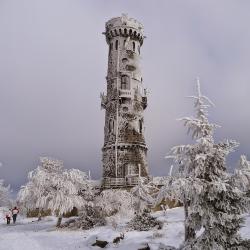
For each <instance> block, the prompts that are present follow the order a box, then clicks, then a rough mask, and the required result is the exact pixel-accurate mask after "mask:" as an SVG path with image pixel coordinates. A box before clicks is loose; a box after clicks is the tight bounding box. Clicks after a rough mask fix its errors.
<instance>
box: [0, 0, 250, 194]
mask: <svg viewBox="0 0 250 250" xmlns="http://www.w3.org/2000/svg"><path fill="white" fill-rule="evenodd" d="M249 10H250V1H248V0H234V1H232V0H220V1H218V0H204V1H200V0H197V1H194V0H187V1H184V0H182V1H179V0H171V1H167V0H162V1H160V0H157V1H156V0H152V1H149V0H148V1H144V0H143V1H139V0H137V1H134V0H126V1H119V0H103V1H101V0H99V1H97V0H89V1H86V0H22V1H20V0H0V118H1V119H0V162H1V163H2V164H0V165H2V166H1V168H0V178H3V179H5V183H6V184H8V183H9V184H11V185H12V187H13V189H17V188H18V187H19V186H20V185H22V184H23V183H25V181H26V178H27V173H28V171H30V170H32V169H34V168H35V167H36V166H37V164H38V160H39V156H46V155H48V156H51V157H55V158H59V159H61V160H63V161H64V164H65V167H67V168H79V169H81V170H89V169H91V171H92V175H93V176H94V177H95V178H100V177H101V174H102V164H101V147H102V145H103V137H104V136H103V126H104V111H103V110H102V111H101V109H100V98H99V94H100V92H102V91H106V82H105V76H106V73H107V56H108V53H107V52H108V47H107V45H106V42H105V38H104V36H103V35H102V32H103V31H104V30H105V22H106V21H107V20H108V19H110V18H112V17H116V16H120V15H121V14H122V13H127V14H128V15H129V16H131V17H134V18H136V19H138V20H139V21H140V22H142V23H143V25H144V28H145V35H146V36H147V38H146V39H145V41H144V44H143V47H142V50H141V55H142V65H143V79H144V83H145V85H146V87H147V88H148V91H149V96H148V108H147V110H146V112H145V122H146V141H147V144H148V147H149V154H148V161H149V167H150V173H151V174H152V175H166V174H167V173H168V169H169V165H170V162H168V161H167V160H165V159H164V156H165V155H166V154H167V152H168V151H169V150H170V148H171V147H172V146H174V145H178V144H185V143H187V142H190V140H189V139H188V137H187V136H186V129H185V128H184V127H183V126H182V124H180V122H178V121H177V120H176V119H177V118H179V117H182V116H184V115H192V114H193V106H192V102H191V100H189V99H187V98H185V97H186V96H188V95H192V94H194V91H195V78H196V76H199V77H200V79H201V84H202V90H203V93H204V94H206V95H207V96H209V97H210V99H212V100H213V102H214V103H215V104H216V107H215V108H213V109H211V111H210V119H211V121H212V122H216V123H218V124H220V125H221V126H222V128H220V129H218V130H217V131H216V139H217V140H221V139H223V138H232V139H235V140H237V141H239V142H240V143H241V145H240V147H239V148H238V149H237V151H236V152H235V153H233V154H232V156H231V157H230V158H229V160H228V164H229V166H230V168H233V167H234V166H235V164H236V163H237V161H238V159H239V156H240V155H241V154H243V153H244V154H246V155H248V156H249V157H250V143H249V137H250V136H249V129H250V108H249V107H250V99H249V92H250V26H249V24H250V15H249Z"/></svg>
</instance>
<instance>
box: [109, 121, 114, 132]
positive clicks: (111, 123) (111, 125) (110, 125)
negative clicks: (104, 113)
mask: <svg viewBox="0 0 250 250" xmlns="http://www.w3.org/2000/svg"><path fill="white" fill-rule="evenodd" d="M113 131H114V120H113V119H109V133H112V132H113Z"/></svg>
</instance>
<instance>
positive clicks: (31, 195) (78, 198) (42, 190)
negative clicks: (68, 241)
mask: <svg viewBox="0 0 250 250" xmlns="http://www.w3.org/2000/svg"><path fill="white" fill-rule="evenodd" d="M40 161H41V166H38V167H37V168H36V169H35V170H34V171H32V172H30V173H29V175H28V178H29V181H28V183H27V184H26V185H25V186H23V187H22V188H21V190H20V192H19V194H18V200H19V201H20V202H22V203H24V204H26V206H27V207H28V208H31V209H34V208H39V209H44V210H51V212H52V213H53V214H56V215H58V222H57V226H60V224H61V220H62V216H63V214H64V213H67V212H70V211H71V210H72V209H73V208H74V207H76V208H81V207H83V206H84V205H85V204H86V200H85V199H84V198H83V196H82V195H81V189H82V188H83V189H86V190H87V187H88V185H90V184H89V181H88V176H87V174H86V173H85V172H82V171H80V170H77V169H70V170H65V169H64V168H63V162H62V161H59V160H55V159H50V158H47V157H41V159H40Z"/></svg>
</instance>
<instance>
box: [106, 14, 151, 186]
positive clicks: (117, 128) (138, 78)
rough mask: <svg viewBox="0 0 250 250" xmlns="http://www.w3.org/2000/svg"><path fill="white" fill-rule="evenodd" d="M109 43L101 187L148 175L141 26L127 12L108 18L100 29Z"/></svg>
mask: <svg viewBox="0 0 250 250" xmlns="http://www.w3.org/2000/svg"><path fill="white" fill-rule="evenodd" d="M103 34H105V36H106V41H107V44H108V46H109V55H108V73H107V77H106V79H107V95H105V94H101V106H102V108H104V109H105V127H104V146H103V149H102V151H103V159H102V161H103V187H106V188H109V187H128V186H134V185H136V184H137V182H138V176H143V177H147V176H148V165H147V159H146V156H147V146H146V143H145V138H144V130H145V128H144V118H143V111H144V109H146V107H147V96H146V89H144V88H143V80H142V74H141V68H140V50H141V46H142V44H143V39H144V38H145V37H144V35H143V26H142V24H141V23H139V22H138V21H137V20H135V19H133V18H129V17H128V16H127V15H122V17H116V18H112V19H111V20H109V21H108V22H107V23H106V30H105V32H104V33H103Z"/></svg>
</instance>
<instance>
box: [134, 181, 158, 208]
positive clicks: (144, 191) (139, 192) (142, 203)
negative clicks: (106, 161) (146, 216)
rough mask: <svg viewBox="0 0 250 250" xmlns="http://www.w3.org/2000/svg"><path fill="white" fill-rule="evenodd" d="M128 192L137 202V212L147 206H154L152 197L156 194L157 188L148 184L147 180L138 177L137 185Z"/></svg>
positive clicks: (150, 183)
mask: <svg viewBox="0 0 250 250" xmlns="http://www.w3.org/2000/svg"><path fill="white" fill-rule="evenodd" d="M130 192H131V193H132V194H133V195H134V196H135V198H136V200H137V202H136V203H137V205H136V210H137V212H139V211H142V210H143V209H144V208H146V207H147V206H148V205H152V204H154V196H155V194H156V193H157V192H158V188H157V187H156V186H155V185H154V184H153V183H152V182H148V180H147V178H143V177H139V178H138V184H137V185H136V186H134V187H133V188H132V189H131V191H130Z"/></svg>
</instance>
